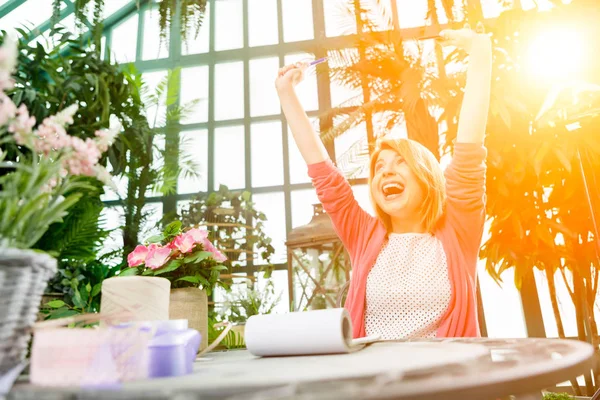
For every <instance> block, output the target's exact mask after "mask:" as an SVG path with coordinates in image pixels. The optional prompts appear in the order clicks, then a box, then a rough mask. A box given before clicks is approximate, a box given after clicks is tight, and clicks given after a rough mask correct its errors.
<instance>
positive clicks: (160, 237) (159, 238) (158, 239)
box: [146, 235, 165, 243]
mask: <svg viewBox="0 0 600 400" xmlns="http://www.w3.org/2000/svg"><path fill="white" fill-rule="evenodd" d="M164 238H165V237H164V236H163V235H154V236H150V237H149V238H148V239H146V242H147V243H160V242H162V241H163V240H164Z"/></svg>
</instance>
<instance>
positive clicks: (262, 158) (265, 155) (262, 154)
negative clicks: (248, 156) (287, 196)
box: [250, 121, 283, 187]
mask: <svg viewBox="0 0 600 400" xmlns="http://www.w3.org/2000/svg"><path fill="white" fill-rule="evenodd" d="M250 133H251V138H252V142H251V147H250V148H251V150H252V187H262V186H275V185H283V145H282V141H281V121H275V122H262V123H255V124H252V128H251V132H250Z"/></svg>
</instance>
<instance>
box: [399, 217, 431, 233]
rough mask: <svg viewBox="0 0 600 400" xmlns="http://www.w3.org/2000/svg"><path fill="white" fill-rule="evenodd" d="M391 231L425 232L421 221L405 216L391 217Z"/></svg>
mask: <svg viewBox="0 0 600 400" xmlns="http://www.w3.org/2000/svg"><path fill="white" fill-rule="evenodd" d="M391 222H392V232H393V233H427V229H425V225H424V224H423V221H420V220H416V221H413V220H409V219H406V218H392V221H391Z"/></svg>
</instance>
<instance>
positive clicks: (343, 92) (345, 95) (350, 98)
mask: <svg viewBox="0 0 600 400" xmlns="http://www.w3.org/2000/svg"><path fill="white" fill-rule="evenodd" d="M346 51H347V52H349V56H352V57H356V59H358V51H357V50H356V49H346ZM337 59H338V57H337V56H335V54H334V53H332V52H329V66H330V68H337V67H342V66H344V65H342V64H339V63H336V61H335V60H337ZM362 103H363V96H362V89H361V88H360V87H357V88H351V87H348V86H347V85H345V84H342V83H341V82H338V81H336V80H333V79H332V80H331V106H332V107H338V106H339V107H347V106H355V105H359V104H362Z"/></svg>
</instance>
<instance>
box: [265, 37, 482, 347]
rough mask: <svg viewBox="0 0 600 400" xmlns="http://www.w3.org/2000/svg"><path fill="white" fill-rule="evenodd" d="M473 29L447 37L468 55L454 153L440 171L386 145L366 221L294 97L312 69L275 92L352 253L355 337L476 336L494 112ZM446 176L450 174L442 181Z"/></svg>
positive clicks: (408, 148) (289, 76)
mask: <svg viewBox="0 0 600 400" xmlns="http://www.w3.org/2000/svg"><path fill="white" fill-rule="evenodd" d="M478 31H479V33H475V32H474V31H472V30H471V29H470V28H468V27H465V28H464V29H461V30H449V31H442V32H440V37H441V40H440V41H441V44H442V45H452V46H457V47H460V48H462V49H464V50H465V51H467V52H468V53H470V61H469V69H468V72H467V85H466V88H465V95H464V98H463V104H462V108H461V116H460V120H459V127H458V135H457V143H456V146H455V153H454V156H453V158H452V161H451V162H450V165H449V166H448V168H447V169H446V171H445V173H443V172H442V169H441V166H440V164H439V163H438V161H437V159H436V158H435V156H434V155H433V154H432V153H431V151H430V150H428V149H427V148H426V147H424V146H422V145H420V144H418V143H417V142H415V141H412V140H409V139H391V138H390V139H387V140H383V141H382V142H380V143H379V144H378V146H377V148H376V150H375V152H374V153H373V154H372V158H371V163H370V174H369V182H370V185H369V188H370V194H371V200H372V203H373V206H374V208H375V210H376V213H377V217H373V216H371V215H369V214H368V213H367V212H366V211H365V210H363V209H362V208H361V207H360V205H359V204H358V202H357V201H356V199H355V198H354V195H353V192H352V189H351V187H350V185H349V184H348V182H347V181H346V180H345V179H344V177H343V176H342V174H341V173H340V171H339V170H338V169H337V168H336V167H334V165H333V163H332V161H331V160H330V159H329V156H328V154H327V151H326V150H325V147H324V146H323V143H322V142H321V140H320V138H319V136H318V135H317V133H315V131H314V130H313V128H312V125H311V123H310V121H309V119H308V117H307V116H306V113H305V112H304V110H303V108H302V106H301V103H300V101H299V99H298V96H297V95H296V92H295V90H294V88H295V86H296V85H297V84H298V83H300V82H301V81H302V80H303V78H304V73H305V71H306V69H307V68H308V66H309V63H308V62H299V63H296V64H293V65H289V66H287V67H283V68H282V69H281V70H280V71H279V74H278V76H277V79H276V81H275V86H276V88H277V92H278V95H279V99H280V103H281V108H282V109H283V112H284V114H285V116H286V119H287V121H288V124H289V126H290V128H291V131H292V133H293V137H294V140H295V142H296V145H297V146H298V149H299V150H300V153H301V154H302V157H303V158H304V161H305V162H306V163H307V164H308V172H309V175H310V177H311V179H312V182H313V185H314V186H315V187H316V189H317V195H318V197H319V200H320V201H321V203H322V204H323V207H324V209H325V210H326V211H327V213H328V214H329V216H330V218H331V221H332V223H333V225H334V227H335V229H336V232H337V234H338V236H339V237H340V239H341V241H342V242H343V244H344V247H345V248H346V250H347V251H348V253H349V254H350V258H351V261H352V268H353V273H352V281H351V284H350V287H349V291H348V295H347V298H346V303H345V307H346V308H347V309H348V310H349V312H350V315H351V319H352V325H353V334H354V336H355V337H363V336H365V335H369V336H372V335H376V336H379V337H380V338H381V339H389V340H394V339H403V338H414V337H435V336H437V337H451V336H479V328H478V322H477V312H476V300H475V284H476V265H477V259H478V252H479V244H480V243H481V238H482V234H483V223H484V217H485V189H484V186H485V170H486V168H485V162H484V160H485V157H486V150H485V148H484V147H483V145H482V142H483V139H484V132H485V126H486V120H487V114H488V107H489V97H490V82H491V64H492V61H491V60H492V56H491V41H490V38H489V37H488V36H486V35H485V34H482V27H478ZM444 175H445V176H444Z"/></svg>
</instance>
